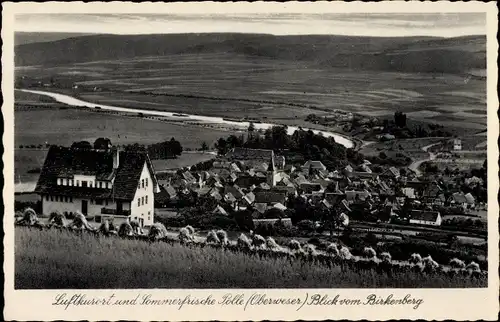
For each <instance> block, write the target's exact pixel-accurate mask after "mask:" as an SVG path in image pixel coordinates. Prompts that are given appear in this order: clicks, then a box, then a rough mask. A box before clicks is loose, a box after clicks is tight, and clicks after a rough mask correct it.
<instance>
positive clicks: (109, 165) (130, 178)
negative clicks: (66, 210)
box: [35, 146, 158, 200]
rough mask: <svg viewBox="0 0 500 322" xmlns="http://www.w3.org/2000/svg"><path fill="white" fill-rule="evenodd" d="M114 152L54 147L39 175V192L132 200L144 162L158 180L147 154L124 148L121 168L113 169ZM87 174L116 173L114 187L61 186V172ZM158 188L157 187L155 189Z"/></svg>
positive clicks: (121, 154)
mask: <svg viewBox="0 0 500 322" xmlns="http://www.w3.org/2000/svg"><path fill="white" fill-rule="evenodd" d="M112 153H113V152H112V151H97V150H77V149H70V148H66V147H57V146H52V147H50V149H49V151H48V153H47V157H46V158H45V162H44V165H43V168H42V171H41V173H40V177H39V178H38V182H37V185H36V188H35V192H36V193H38V194H53V195H62V196H73V197H85V198H96V199H97V198H115V199H123V200H132V199H133V198H134V195H135V192H136V190H137V183H138V181H139V178H140V176H141V173H142V168H143V166H144V164H145V163H146V164H147V167H148V169H149V171H150V172H151V175H152V180H153V182H152V184H153V185H154V187H156V186H157V184H158V182H157V180H156V176H155V173H154V169H153V165H152V163H151V161H150V160H149V157H148V155H147V153H145V152H140V151H121V152H120V155H119V167H118V169H116V171H115V173H114V172H113V155H112ZM68 174H85V175H96V176H97V177H102V176H108V175H111V174H115V176H114V184H113V189H101V188H95V187H92V188H91V187H76V186H61V185H57V178H58V177H60V176H61V175H68ZM155 190H156V189H155Z"/></svg>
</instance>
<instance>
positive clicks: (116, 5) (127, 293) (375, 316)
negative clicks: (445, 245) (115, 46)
mask: <svg viewBox="0 0 500 322" xmlns="http://www.w3.org/2000/svg"><path fill="white" fill-rule="evenodd" d="M2 6H3V15H2V18H3V19H2V20H3V28H2V40H3V54H2V94H3V98H4V104H3V107H2V113H3V118H4V135H3V145H4V150H5V152H4V156H3V162H4V181H5V184H4V191H3V200H4V205H5V214H6V216H4V231H5V237H4V258H5V259H4V272H5V290H4V299H5V308H4V319H6V320H12V319H15V320H19V321H25V320H67V321H77V320H113V321H115V320H144V321H145V320H171V321H177V320H195V321H202V320H287V321H290V320H298V319H303V320H323V319H349V320H359V319H370V320H386V319H410V320H414V319H429V320H430V319H435V320H444V319H453V320H477V319H485V320H496V319H497V316H498V307H499V303H498V296H499V279H498V274H496V272H498V258H499V254H498V241H499V238H498V220H497V219H498V217H497V216H498V213H499V208H498V202H497V193H498V187H499V184H498V176H497V174H498V157H499V154H498V145H497V139H498V133H499V132H498V130H499V122H498V117H497V114H496V111H497V108H498V95H497V91H496V84H497V81H498V78H497V76H498V72H497V52H498V44H497V40H496V34H497V22H498V20H497V8H496V6H495V3H494V2H493V3H482V2H467V3H463V2H462V3H460V2H453V3H452V2H448V1H440V2H398V1H395V2H392V1H385V2H377V3H364V2H350V3H344V2H331V3H328V2H316V3H303V2H302V3H299V2H287V3H263V2H254V3H245V2H233V3H212V2H200V3H169V4H155V3H137V4H135V3H129V2H112V3H99V2H91V3H83V2H72V3H63V2H47V3H34V2H24V3H15V4H14V3H3V4H2ZM193 10H198V11H203V12H214V13H224V12H231V13H242V14H244V13H245V12H249V11H252V12H254V13H268V12H280V11H283V10H286V11H287V12H300V13H312V12H318V11H319V12H324V11H333V12H380V13H382V12H383V13H391V12H422V13H423V12H486V13H487V24H488V34H487V57H488V58H487V72H488V73H487V95H488V104H487V105H488V116H487V118H488V119H487V124H488V135H487V140H488V175H489V179H490V180H488V201H489V202H488V203H489V208H488V212H489V213H488V216H489V218H488V240H489V245H490V247H489V249H488V258H489V267H488V269H489V275H488V277H489V278H488V283H489V287H488V288H485V289H409V290H406V289H376V290H370V289H330V290H328V289H326V290H306V289H304V290H297V289H274V290H273V289H269V290H249V289H247V290H178V289H176V290H158V289H153V290H74V291H71V290H29V291H27V290H22V291H21V290H14V287H13V286H14V282H13V281H14V233H13V229H12V227H13V219H14V217H13V216H12V214H13V212H14V211H13V209H14V200H13V198H12V193H13V191H14V176H13V160H14V156H13V151H14V142H13V139H14V128H13V127H14V125H13V117H14V115H13V84H14V77H13V71H14V68H13V62H14V53H13V26H14V19H13V17H14V14H16V13H63V12H64V13H96V12H98V13H127V12H130V13H138V12H144V13H147V12H154V13H161V12H164V13H172V12H175V13H191V12H192V11H193ZM134 28H138V26H134ZM255 292H261V293H265V294H266V295H267V296H268V297H289V298H293V297H298V298H304V295H305V293H306V292H308V293H309V294H313V293H322V294H328V295H329V296H331V297H335V295H336V294H339V295H340V296H342V297H344V298H360V299H365V298H366V296H367V295H368V294H371V293H374V294H377V295H378V296H382V297H384V296H387V295H389V294H394V296H395V297H396V296H397V297H404V295H406V294H411V296H412V297H414V298H423V299H424V303H423V304H422V305H421V306H420V307H419V308H418V309H416V310H414V309H413V308H412V307H411V306H363V307H356V306H349V305H346V306H304V307H302V308H301V309H300V310H298V311H297V310H296V307H292V308H291V307H287V306H285V305H282V306H250V307H248V308H247V309H246V310H243V308H241V307H238V306H225V307H220V306H212V307H209V306H197V307H191V306H186V307H184V308H183V309H181V310H179V309H178V308H177V307H166V306H156V307H155V306H148V307H140V306H138V307H132V306H122V307H98V306H95V307H92V308H87V307H70V308H68V309H67V310H64V308H62V307H57V306H52V305H51V304H52V303H53V302H54V300H55V297H56V296H57V294H61V293H68V294H75V293H82V294H85V295H86V296H88V297H91V296H109V295H110V294H112V293H115V294H116V295H117V296H120V297H131V296H135V295H136V294H138V293H141V294H152V295H153V296H155V297H158V298H160V297H169V298H172V297H183V296H186V295H188V294H190V295H191V296H193V297H194V296H200V297H201V296H208V295H209V294H212V296H213V297H214V298H221V297H222V296H223V295H224V294H226V293H233V294H238V293H243V294H245V295H246V296H247V297H248V296H250V295H251V294H253V293H255Z"/></svg>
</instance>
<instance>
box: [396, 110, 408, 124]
mask: <svg viewBox="0 0 500 322" xmlns="http://www.w3.org/2000/svg"><path fill="white" fill-rule="evenodd" d="M394 123H395V124H396V126H397V127H401V128H402V127H405V126H406V114H404V113H403V112H399V111H398V112H396V113H394Z"/></svg>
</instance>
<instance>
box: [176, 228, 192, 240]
mask: <svg viewBox="0 0 500 322" xmlns="http://www.w3.org/2000/svg"><path fill="white" fill-rule="evenodd" d="M188 227H189V228H188ZM191 231H193V232H194V229H193V227H191V226H186V227H184V228H181V229H180V230H179V240H180V242H181V243H189V242H192V241H194V236H193V235H192V234H191Z"/></svg>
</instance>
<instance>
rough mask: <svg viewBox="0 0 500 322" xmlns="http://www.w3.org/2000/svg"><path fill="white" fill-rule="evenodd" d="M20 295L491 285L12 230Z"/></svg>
mask: <svg viewBox="0 0 500 322" xmlns="http://www.w3.org/2000/svg"><path fill="white" fill-rule="evenodd" d="M15 245H16V252H15V288H16V289H85V288H97V289H103V288H377V287H378V288H379V287H391V288H415V287H418V288H421V287H428V288H442V287H457V288H459V287H484V286H485V285H486V279H485V278H484V277H482V278H464V276H459V275H454V276H450V275H441V274H436V275H432V274H431V275H429V274H423V273H417V272H412V271H405V272H404V273H403V272H392V273H390V274H388V273H381V272H380V271H376V270H375V269H368V270H359V271H357V270H354V269H352V267H348V266H345V265H343V264H338V265H333V266H327V265H323V264H320V263H317V262H303V261H298V260H289V259H286V258H268V257H267V258H265V257H262V256H259V255H250V254H246V253H238V252H232V251H229V250H223V249H214V248H210V247H208V248H196V247H189V246H184V245H181V244H169V243H161V242H153V243H149V242H144V241H140V240H129V239H120V238H114V237H103V236H100V237H96V236H94V235H90V234H85V233H84V234H75V233H74V232H69V231H59V230H48V231H39V230H36V229H30V228H26V227H18V228H16V229H15Z"/></svg>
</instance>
